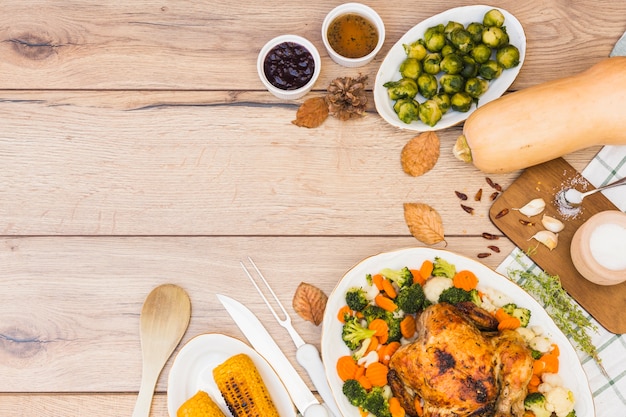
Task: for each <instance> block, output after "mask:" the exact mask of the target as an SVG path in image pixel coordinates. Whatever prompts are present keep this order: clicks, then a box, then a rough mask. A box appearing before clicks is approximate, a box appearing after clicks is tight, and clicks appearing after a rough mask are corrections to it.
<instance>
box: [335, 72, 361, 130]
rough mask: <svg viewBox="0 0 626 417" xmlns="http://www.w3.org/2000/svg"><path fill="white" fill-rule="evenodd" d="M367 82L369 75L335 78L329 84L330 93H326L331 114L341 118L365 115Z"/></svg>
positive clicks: (346, 118)
mask: <svg viewBox="0 0 626 417" xmlns="http://www.w3.org/2000/svg"><path fill="white" fill-rule="evenodd" d="M366 82H367V75H364V76H362V75H359V77H357V78H355V79H353V78H351V77H343V78H335V79H334V80H333V81H332V82H331V83H330V85H329V86H328V90H327V91H328V94H327V95H326V103H328V111H329V114H330V115H331V116H334V117H336V118H338V119H339V120H348V119H353V118H356V117H361V116H363V115H364V114H365V107H366V106H367V95H366V94H365V83H366Z"/></svg>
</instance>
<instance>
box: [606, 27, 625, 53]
mask: <svg viewBox="0 0 626 417" xmlns="http://www.w3.org/2000/svg"><path fill="white" fill-rule="evenodd" d="M609 56H626V32H625V33H624V34H623V35H622V37H621V38H619V40H618V41H617V43H616V44H615V46H614V47H613V50H612V51H611V54H610V55H609Z"/></svg>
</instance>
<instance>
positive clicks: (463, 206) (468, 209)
mask: <svg viewBox="0 0 626 417" xmlns="http://www.w3.org/2000/svg"><path fill="white" fill-rule="evenodd" d="M461 208H462V209H463V210H465V212H466V213H469V214H474V209H473V208H472V207H469V206H466V205H464V204H461Z"/></svg>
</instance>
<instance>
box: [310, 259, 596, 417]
mask: <svg viewBox="0 0 626 417" xmlns="http://www.w3.org/2000/svg"><path fill="white" fill-rule="evenodd" d="M436 256H438V257H440V258H442V259H445V260H446V261H448V262H450V263H452V264H454V265H455V266H456V269H457V270H463V269H467V270H470V271H472V272H474V273H475V274H476V275H477V276H478V288H479V289H481V288H483V289H484V288H493V289H495V290H498V291H500V292H502V293H504V294H507V295H508V296H509V297H510V298H511V299H512V300H513V302H515V303H516V304H518V305H520V306H523V307H526V308H528V309H530V310H531V312H532V314H531V321H530V325H540V326H541V327H542V328H543V329H544V331H545V335H546V336H547V337H548V338H550V339H551V340H552V341H553V342H555V343H556V344H557V345H558V346H559V350H560V367H559V374H560V375H561V377H562V378H563V381H565V384H566V387H567V388H568V389H570V390H571V391H572V392H573V393H574V398H575V399H576V403H575V410H576V415H577V416H594V415H595V411H594V404H593V397H592V395H591V390H590V388H589V383H588V381H587V375H586V374H585V372H584V371H583V368H582V365H581V364H580V360H579V359H578V356H577V354H576V351H575V350H574V348H573V347H572V345H571V344H570V342H569V340H568V339H567V337H565V335H564V334H563V333H562V332H561V330H559V328H558V327H557V326H556V324H554V321H552V319H551V318H550V316H548V314H547V313H546V311H545V310H544V309H543V308H542V307H541V305H540V304H539V303H538V302H537V301H536V300H535V299H534V298H533V297H531V296H530V295H529V294H528V293H526V292H525V291H524V290H523V289H522V288H520V287H519V286H518V285H517V284H515V283H514V282H512V281H511V280H509V279H508V278H506V277H504V276H502V275H500V274H498V273H497V272H495V271H493V270H492V269H490V268H489V267H487V266H485V265H483V264H481V263H480V262H477V261H475V260H473V259H470V258H466V257H464V256H461V255H457V254H455V253H453V252H449V251H446V250H441V249H431V248H409V249H400V250H397V251H392V252H385V253H381V254H378V255H375V256H371V257H369V258H366V259H364V260H363V261H361V262H360V263H358V264H357V265H355V266H354V267H353V268H352V269H350V270H349V271H348V272H347V273H346V274H345V275H344V276H343V278H342V279H341V281H339V283H338V284H337V286H336V287H335V289H334V290H333V292H332V293H331V294H330V297H329V298H328V303H327V305H326V311H325V313H324V321H323V327H322V358H323V360H324V367H325V369H326V375H327V377H328V381H329V384H330V387H331V389H332V391H333V395H334V396H335V399H336V400H337V404H338V405H339V409H340V410H341V412H342V413H343V415H344V417H358V416H359V411H358V409H357V408H356V407H354V406H353V405H351V404H350V403H349V402H348V400H347V399H346V397H345V396H344V395H343V392H342V390H341V387H342V385H343V383H342V381H341V379H340V378H339V376H338V375H337V371H336V368H335V365H336V363H337V360H338V359H339V357H341V356H344V355H349V354H350V350H349V349H348V347H347V346H346V345H345V343H343V341H342V340H341V327H342V326H341V323H340V322H339V320H337V317H336V316H337V311H339V308H341V307H342V306H343V305H345V293H346V291H347V290H348V289H349V288H351V287H353V286H364V285H366V284H367V282H366V281H365V275H366V274H376V273H378V272H380V270H381V269H383V268H394V269H399V268H402V267H404V266H408V267H409V268H412V269H419V267H420V266H421V265H422V262H423V261H424V260H426V259H429V260H433V259H434V258H435V257H436Z"/></svg>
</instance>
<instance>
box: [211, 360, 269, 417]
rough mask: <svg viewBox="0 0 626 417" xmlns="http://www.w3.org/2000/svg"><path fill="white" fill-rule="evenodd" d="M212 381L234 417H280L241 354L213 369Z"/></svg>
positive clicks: (265, 388)
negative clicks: (213, 380)
mask: <svg viewBox="0 0 626 417" xmlns="http://www.w3.org/2000/svg"><path fill="white" fill-rule="evenodd" d="M213 378H214V379H215V383H216V384H217V387H218V388H219V390H220V392H221V393H222V396H223V397H224V400H225V401H226V405H227V406H228V408H229V409H230V411H231V413H232V414H233V416H235V417H279V415H278V411H277V410H276V407H275V405H274V402H273V401H272V398H271V397H270V394H269V391H268V390H267V387H266V386H265V383H264V382H263V379H262V378H261V374H260V373H259V371H258V369H257V368H256V366H255V365H254V362H253V361H252V359H250V357H249V356H248V355H246V354H244V353H240V354H237V355H235V356H232V357H230V358H228V359H227V360H226V361H225V362H224V363H222V364H220V365H218V366H217V367H215V368H214V369H213Z"/></svg>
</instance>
